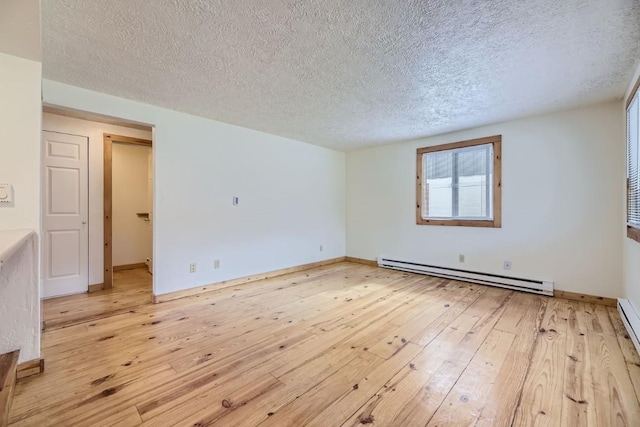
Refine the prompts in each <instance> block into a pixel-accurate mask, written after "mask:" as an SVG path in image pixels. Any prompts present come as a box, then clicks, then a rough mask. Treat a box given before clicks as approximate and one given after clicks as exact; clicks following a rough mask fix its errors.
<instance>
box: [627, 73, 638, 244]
mask: <svg viewBox="0 0 640 427" xmlns="http://www.w3.org/2000/svg"><path fill="white" fill-rule="evenodd" d="M638 85H640V79H638V83H636V85H635V87H634V89H633V91H631V95H630V96H629V99H628V101H627V236H629V238H631V239H634V240H636V241H638V242H640V173H639V170H638V169H639V164H640V105H639V104H640V95H638Z"/></svg>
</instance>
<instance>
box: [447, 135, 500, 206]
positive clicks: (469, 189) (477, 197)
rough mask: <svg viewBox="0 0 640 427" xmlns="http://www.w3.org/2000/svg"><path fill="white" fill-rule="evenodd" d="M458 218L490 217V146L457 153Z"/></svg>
mask: <svg viewBox="0 0 640 427" xmlns="http://www.w3.org/2000/svg"><path fill="white" fill-rule="evenodd" d="M456 156H457V162H458V165H457V166H458V217H461V218H487V217H490V216H491V212H489V211H488V209H490V208H489V204H488V203H487V201H488V200H489V199H488V196H489V194H488V192H489V191H490V187H491V185H490V184H491V183H490V182H488V181H490V178H491V177H490V174H489V172H490V171H489V168H490V164H491V161H492V158H491V157H492V156H490V146H486V145H485V146H482V147H478V149H473V150H464V151H460V152H458V153H457V155H456Z"/></svg>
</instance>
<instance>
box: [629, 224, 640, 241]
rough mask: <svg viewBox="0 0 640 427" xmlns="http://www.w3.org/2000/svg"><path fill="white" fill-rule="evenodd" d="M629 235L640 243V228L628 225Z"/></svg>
mask: <svg viewBox="0 0 640 427" xmlns="http://www.w3.org/2000/svg"><path fill="white" fill-rule="evenodd" d="M627 237H628V238H630V239H631V240H635V241H636V242H638V243H640V228H635V227H632V226H630V225H627Z"/></svg>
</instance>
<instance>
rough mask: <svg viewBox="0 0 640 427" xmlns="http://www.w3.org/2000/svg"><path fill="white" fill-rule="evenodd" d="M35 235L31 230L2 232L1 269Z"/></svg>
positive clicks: (0, 238) (0, 245)
mask: <svg viewBox="0 0 640 427" xmlns="http://www.w3.org/2000/svg"><path fill="white" fill-rule="evenodd" d="M34 234H36V233H35V231H33V230H29V229H23V230H0V269H2V266H3V265H4V264H5V263H6V262H7V261H8V260H9V259H10V258H11V257H12V256H13V254H14V253H15V252H16V251H17V250H18V249H20V248H21V247H22V245H24V244H25V243H26V242H28V241H29V239H31V237H32V236H33V235H34Z"/></svg>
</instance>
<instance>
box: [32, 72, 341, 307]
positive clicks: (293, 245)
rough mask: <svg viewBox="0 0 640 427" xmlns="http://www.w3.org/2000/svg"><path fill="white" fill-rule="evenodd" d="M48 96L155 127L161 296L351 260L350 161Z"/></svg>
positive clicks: (138, 111) (162, 112)
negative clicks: (215, 265) (347, 212)
mask: <svg viewBox="0 0 640 427" xmlns="http://www.w3.org/2000/svg"><path fill="white" fill-rule="evenodd" d="M43 95H44V100H45V102H46V103H49V104H52V105H59V106H63V107H68V108H73V109H78V110H84V111H89V112H93V113H98V114H103V115H107V116H113V117H120V118H124V119H130V120H134V121H137V122H141V123H148V124H152V125H155V130H154V140H153V141H154V180H155V181H154V185H155V193H154V229H153V231H154V238H153V244H154V292H155V293H156V294H163V293H167V292H172V291H177V290H181V289H187V288H191V287H195V286H199V285H203V284H208V283H214V282H219V281H222V280H227V279H232V278H237V277H242V276H246V275H251V274H257V273H260V272H266V271H271V270H276V269H280V268H286V267H290V266H295V265H300V264H305V263H310V262H315V261H320V260H323V259H329V258H334V257H339V256H344V254H345V155H344V154H343V153H339V152H336V151H332V150H328V149H325V148H320V147H316V146H312V145H309V144H304V143H300V142H298V141H294V140H290V139H287V138H282V137H278V136H274V135H270V134H266V133H262V132H258V131H254V130H250V129H245V128H241V127H237V126H232V125H228V124H225V123H220V122H216V121H213V120H208V119H204V118H201V117H195V116H191V115H188V114H183V113H178V112H175V111H171V110H166V109H163V108H159V107H155V106H151V105H146V104H142V103H138V102H133V101H128V100H125V99H122V98H117V97H114V96H110V95H105V94H100V93H97V92H92V91H88V90H85V89H81V88H77V87H73V86H69V85H65V84H62V83H58V82H53V81H48V80H44V81H43ZM233 196H238V197H239V198H240V205H239V206H233V205H232V198H233ZM320 244H322V245H323V246H324V251H323V252H320V250H319V245H320ZM214 259H220V260H221V268H220V269H215V270H214V268H213V260H214ZM192 262H195V263H197V264H198V271H197V272H196V273H193V274H190V273H189V264H190V263H192Z"/></svg>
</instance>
